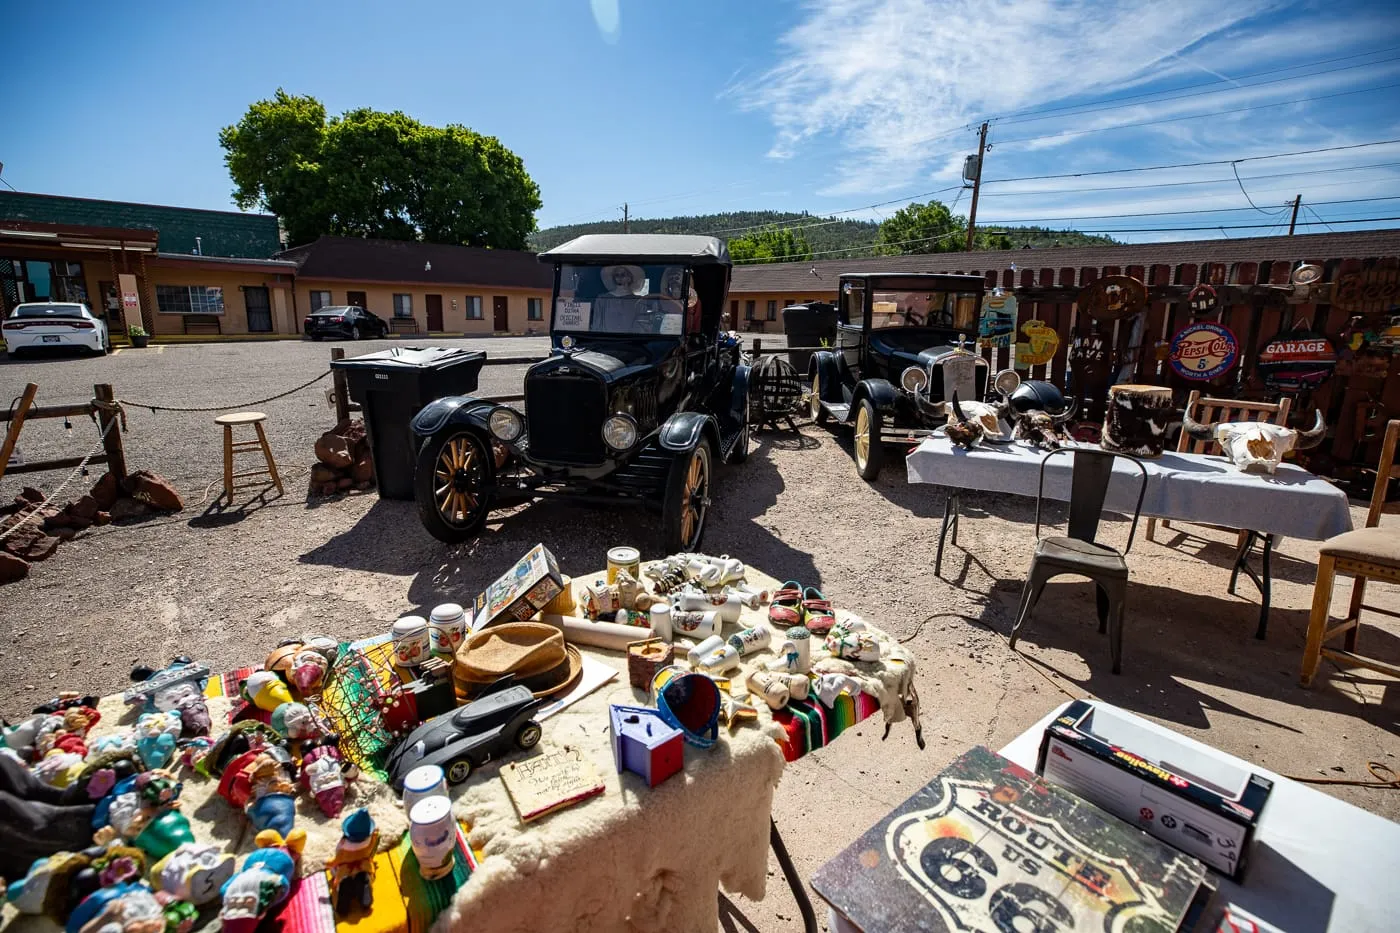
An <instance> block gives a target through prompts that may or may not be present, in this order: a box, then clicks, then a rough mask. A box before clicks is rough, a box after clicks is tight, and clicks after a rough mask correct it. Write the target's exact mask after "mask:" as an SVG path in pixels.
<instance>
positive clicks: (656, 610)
mask: <svg viewBox="0 0 1400 933" xmlns="http://www.w3.org/2000/svg"><path fill="white" fill-rule="evenodd" d="M648 614H649V616H650V619H651V633H652V634H653V635H655V636H656V637H657V638H660V639H661V640H662V641H667V642H669V641H670V640H671V638H672V637H673V632H672V629H671V606H670V604H669V603H664V602H657V603H652V606H651V609H650V610H649V613H648Z"/></svg>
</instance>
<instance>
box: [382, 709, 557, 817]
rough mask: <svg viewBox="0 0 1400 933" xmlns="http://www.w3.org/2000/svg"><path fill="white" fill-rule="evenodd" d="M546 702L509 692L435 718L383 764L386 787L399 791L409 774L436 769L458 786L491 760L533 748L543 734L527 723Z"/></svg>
mask: <svg viewBox="0 0 1400 933" xmlns="http://www.w3.org/2000/svg"><path fill="white" fill-rule="evenodd" d="M548 702H549V698H548V697H544V698H536V697H535V695H534V694H533V693H531V692H530V688H529V687H522V686H514V687H507V688H506V689H504V690H502V691H500V692H499V693H493V694H490V695H488V696H484V697H482V698H481V699H479V700H475V701H473V702H471V703H468V704H467V705H466V706H463V707H461V708H459V709H456V710H453V711H452V712H450V713H443V714H442V715H440V716H434V717H433V718H432V719H429V720H428V721H427V722H425V723H423V724H422V725H420V726H419V727H418V728H416V729H414V730H413V731H412V732H410V733H409V734H408V735H406V736H404V737H403V738H402V739H400V740H399V742H398V744H397V745H395V746H394V747H393V749H391V750H390V752H389V757H388V759H387V760H386V762H385V769H386V770H387V771H388V774H389V786H390V787H392V788H394V790H396V791H402V790H403V782H404V778H406V777H408V772H410V771H412V770H413V769H414V768H417V767H420V766H422V765H437V766H438V767H439V768H441V769H442V770H443V772H444V773H445V774H446V776H447V780H448V783H450V784H460V783H462V782H463V781H465V780H466V779H467V778H469V777H470V776H471V773H472V771H473V770H474V769H476V768H480V767H481V766H482V765H484V764H486V762H488V761H491V760H492V759H494V758H499V757H500V756H501V755H504V754H506V753H507V752H510V751H512V750H514V749H517V748H518V749H522V750H529V749H531V748H534V747H535V746H536V745H538V744H539V742H540V736H541V735H542V734H543V732H542V730H541V729H540V724H539V723H537V722H535V721H534V720H533V719H531V718H530V717H531V716H533V715H535V713H537V712H539V710H540V707H542V706H544V705H545V704H546V703H548Z"/></svg>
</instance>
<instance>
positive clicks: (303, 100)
mask: <svg viewBox="0 0 1400 933" xmlns="http://www.w3.org/2000/svg"><path fill="white" fill-rule="evenodd" d="M219 144H220V145H221V146H223V148H224V153H225V154H224V162H225V164H226V165H227V166H228V170H229V175H230V177H232V179H233V183H234V192H233V194H234V201H235V202H236V203H237V204H238V206H239V207H241V208H244V209H245V210H246V209H249V208H253V207H261V208H264V209H266V210H269V211H272V212H273V213H275V214H277V215H278V216H279V217H281V218H282V223H283V224H284V225H285V226H286V228H287V233H288V236H289V237H290V239H291V240H292V242H293V243H305V242H308V241H310V240H313V239H315V238H316V237H317V236H319V235H321V234H323V233H330V234H338V235H342V236H366V237H383V238H386V239H396V240H414V239H423V240H429V241H433V242H438V243H462V244H465V245H468V246H489V247H495V248H498V249H524V248H526V240H527V238H528V237H529V235H530V234H531V233H532V232H533V231H534V229H535V212H536V211H537V210H539V208H540V190H539V186H538V185H536V184H535V182H534V181H533V180H532V179H531V178H530V175H529V173H527V172H526V171H525V166H524V163H523V162H521V160H520V157H519V156H517V155H516V154H515V153H513V152H511V151H510V150H509V149H507V148H506V147H505V146H503V145H502V144H501V142H500V140H498V139H496V138H495V137H493V136H482V135H481V134H479V133H475V132H473V131H472V130H470V129H468V128H467V127H465V126H461V125H458V124H449V125H448V126H445V127H435V126H428V125H427V124H424V123H420V122H418V121H417V120H415V119H413V118H412V117H410V116H407V115H406V114H404V113H402V112H400V111H394V112H392V113H384V112H381V111H377V110H369V109H359V110H351V111H349V112H347V113H345V114H344V115H343V116H340V117H335V118H332V119H331V120H329V121H327V119H326V110H325V107H324V106H322V104H321V102H320V101H318V100H316V99H315V98H314V97H301V96H297V95H294V94H288V93H286V92H285V91H283V90H281V89H280V88H279V89H278V91H277V93H276V94H275V95H274V96H273V97H272V99H271V100H262V101H258V102H256V103H254V104H253V105H252V106H251V107H249V108H248V111H247V113H245V114H244V115H243V118H242V119H241V120H239V122H238V123H237V124H235V125H233V126H229V127H225V128H224V130H223V131H222V132H221V133H220V134H219Z"/></svg>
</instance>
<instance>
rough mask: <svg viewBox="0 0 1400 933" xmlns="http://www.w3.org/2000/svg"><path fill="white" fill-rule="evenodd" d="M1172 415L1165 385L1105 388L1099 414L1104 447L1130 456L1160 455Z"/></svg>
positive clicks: (1173, 413)
mask: <svg viewBox="0 0 1400 933" xmlns="http://www.w3.org/2000/svg"><path fill="white" fill-rule="evenodd" d="M1175 416H1176V409H1175V408H1174V407H1173V406H1172V390H1171V389H1170V388H1168V387H1167V386H1146V385H1116V386H1112V387H1111V388H1109V390H1108V406H1107V408H1106V409H1105V411H1104V416H1103V437H1102V439H1101V442H1100V443H1101V444H1102V446H1103V449H1104V450H1112V451H1116V452H1118V453H1124V454H1132V455H1133V456H1134V457H1160V456H1161V455H1162V450H1163V448H1164V447H1165V446H1166V439H1167V428H1168V426H1170V425H1171V423H1172V420H1173V419H1174V417H1175Z"/></svg>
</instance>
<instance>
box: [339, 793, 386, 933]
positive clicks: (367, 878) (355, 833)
mask: <svg viewBox="0 0 1400 933" xmlns="http://www.w3.org/2000/svg"><path fill="white" fill-rule="evenodd" d="M340 833H341V835H340V842H339V843H337V844H336V847H335V855H333V856H332V857H331V859H330V861H328V862H327V863H326V868H327V869H328V870H329V871H330V875H331V878H330V885H331V903H332V904H333V905H334V906H335V912H336V913H337V914H347V913H349V912H350V911H351V910H353V909H354V908H355V907H356V906H359V907H362V908H365V909H368V908H369V906H370V905H371V904H373V903H374V853H375V850H376V849H378V848H379V830H378V829H377V828H375V825H374V819H373V818H372V817H371V816H370V815H369V811H368V810H366V809H365V808H364V807H361V808H359V809H358V810H353V811H351V813H350V815H349V816H347V817H346V818H345V820H344V821H343V822H342V823H341V824H340Z"/></svg>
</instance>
